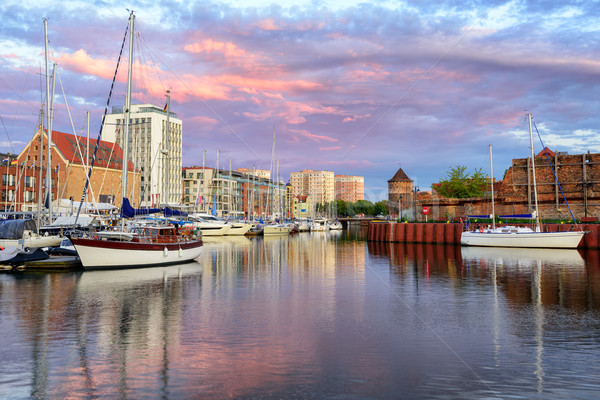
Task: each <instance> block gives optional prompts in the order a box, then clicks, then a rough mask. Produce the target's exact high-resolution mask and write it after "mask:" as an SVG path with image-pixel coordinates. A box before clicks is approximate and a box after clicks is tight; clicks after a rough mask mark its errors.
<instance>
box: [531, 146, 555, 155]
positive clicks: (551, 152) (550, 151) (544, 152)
mask: <svg viewBox="0 0 600 400" xmlns="http://www.w3.org/2000/svg"><path fill="white" fill-rule="evenodd" d="M546 153H548V157H554V155H555V153H554V152H553V151H552V150H550V149H549V148H547V147H544V149H543V150H542V151H540V153H539V154H538V155H537V156H536V157H546Z"/></svg>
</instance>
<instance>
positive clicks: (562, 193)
mask: <svg viewBox="0 0 600 400" xmlns="http://www.w3.org/2000/svg"><path fill="white" fill-rule="evenodd" d="M531 122H533V127H534V128H535V131H536V132H537V134H538V138H539V139H540V143H541V144H542V148H543V149H544V154H545V155H546V159H547V160H548V165H549V166H550V170H552V175H554V181H555V182H556V184H557V185H558V188H559V189H560V194H561V195H562V197H563V199H564V200H565V204H566V205H567V209H568V210H569V213H570V214H571V218H573V222H574V223H575V226H578V224H577V220H576V219H575V216H574V215H573V211H571V207H570V206H569V202H568V201H567V198H566V196H565V193H564V192H563V190H562V186H561V185H560V182H559V181H558V177H557V176H556V172H555V171H554V167H552V163H551V162H550V156H549V155H548V151H546V146H544V142H543V141H542V136H541V135H540V132H539V131H538V128H537V125H536V124H535V121H533V119H532V121H531Z"/></svg>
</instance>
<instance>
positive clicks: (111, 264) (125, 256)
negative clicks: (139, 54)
mask: <svg viewBox="0 0 600 400" xmlns="http://www.w3.org/2000/svg"><path fill="white" fill-rule="evenodd" d="M134 20H135V16H134V14H133V12H131V14H130V17H129V73H128V79H127V98H126V100H125V110H126V119H125V131H124V139H123V173H122V176H121V195H122V203H121V215H122V217H124V216H133V215H135V214H136V210H134V209H133V208H132V207H131V206H130V205H129V200H128V199H127V173H128V168H129V157H128V142H129V139H128V136H129V121H130V117H129V112H130V109H131V80H132V64H133V37H134V35H133V27H134ZM105 114H106V111H105ZM93 163H94V160H92V166H93ZM165 210H166V209H165ZM121 225H122V230H123V231H124V230H125V229H124V220H123V219H122V224H121ZM182 232H183V233H182ZM182 232H179V231H178V230H177V229H176V228H175V227H174V226H173V225H170V224H162V225H160V224H148V225H140V226H137V227H135V228H134V229H133V230H132V232H129V233H130V234H127V235H123V234H121V233H120V232H118V233H117V235H110V236H109V237H107V236H106V235H99V234H97V235H92V237H71V238H70V239H71V242H72V243H73V245H74V246H75V249H76V250H77V253H78V255H79V258H80V259H81V263H82V265H83V267H84V268H85V269H96V268H131V267H149V266H159V265H160V266H162V265H171V264H181V263H185V262H189V261H191V260H194V259H195V258H197V257H198V256H199V255H200V253H201V250H202V239H201V236H197V235H196V234H195V233H194V232H192V231H191V230H187V229H185V230H183V231H182ZM113 233H114V232H113Z"/></svg>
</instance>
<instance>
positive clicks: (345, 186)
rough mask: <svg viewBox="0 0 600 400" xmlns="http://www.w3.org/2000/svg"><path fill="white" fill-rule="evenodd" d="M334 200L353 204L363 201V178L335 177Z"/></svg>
mask: <svg viewBox="0 0 600 400" xmlns="http://www.w3.org/2000/svg"><path fill="white" fill-rule="evenodd" d="M335 199H336V200H344V201H346V202H349V203H354V202H356V201H358V200H364V199H365V178H364V177H362V176H352V175H336V176H335Z"/></svg>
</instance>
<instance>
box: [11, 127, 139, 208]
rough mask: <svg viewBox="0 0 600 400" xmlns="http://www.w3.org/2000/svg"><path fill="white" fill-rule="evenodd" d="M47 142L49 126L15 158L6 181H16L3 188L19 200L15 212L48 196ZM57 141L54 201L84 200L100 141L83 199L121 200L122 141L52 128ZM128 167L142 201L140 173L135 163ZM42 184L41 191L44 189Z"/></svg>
mask: <svg viewBox="0 0 600 400" xmlns="http://www.w3.org/2000/svg"><path fill="white" fill-rule="evenodd" d="M40 135H41V139H40ZM42 142H43V144H42ZM47 143H48V137H47V135H46V132H45V131H44V132H43V134H42V132H41V131H38V132H37V133H36V134H35V135H34V137H33V139H32V140H31V141H30V142H29V143H28V144H27V145H26V146H25V148H24V149H23V150H22V151H21V153H19V155H18V156H16V158H15V159H14V160H12V161H11V163H13V164H12V170H11V171H12V174H11V173H9V174H8V176H7V177H6V178H4V179H3V180H5V181H6V182H7V183H8V184H12V183H14V185H11V186H7V188H6V189H4V188H3V193H4V190H6V198H7V201H8V199H10V200H11V201H14V202H15V207H13V208H12V209H13V210H15V211H35V210H37V201H38V199H40V198H41V199H44V197H43V196H44V193H45V191H46V187H45V185H46V183H45V182H46V179H45V176H46V170H47V165H48V163H47ZM52 144H53V146H51V148H50V149H51V156H50V158H51V163H50V173H51V178H52V179H51V181H52V199H53V200H54V199H72V200H75V201H80V200H82V195H83V190H84V187H85V186H86V181H87V177H88V171H89V169H88V165H90V164H91V160H92V157H93V154H94V150H95V148H96V146H97V147H98V149H97V150H96V160H95V162H94V168H93V169H92V172H91V175H90V181H89V182H90V183H89V185H88V189H87V195H86V197H85V198H84V199H83V200H84V201H86V202H93V203H109V204H112V205H115V206H120V205H121V176H122V156H123V152H122V150H121V148H120V147H119V146H118V145H116V144H114V143H109V142H105V141H102V140H101V141H100V142H98V141H97V140H95V139H90V140H89V142H88V139H87V138H85V137H82V136H75V135H71V134H67V133H63V132H58V131H54V130H53V131H52ZM128 171H129V172H128V179H127V188H128V189H127V193H131V194H132V197H131V199H130V200H131V203H132V204H134V205H137V204H138V203H137V196H138V193H139V192H138V189H139V183H138V180H139V174H138V173H137V171H135V169H134V167H133V163H131V162H129V163H128ZM40 174H41V180H40ZM10 175H12V177H11V176H10ZM40 182H41V186H40ZM40 188H41V191H40V190H38V189H40ZM40 193H41V196H40ZM5 206H6V204H5Z"/></svg>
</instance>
